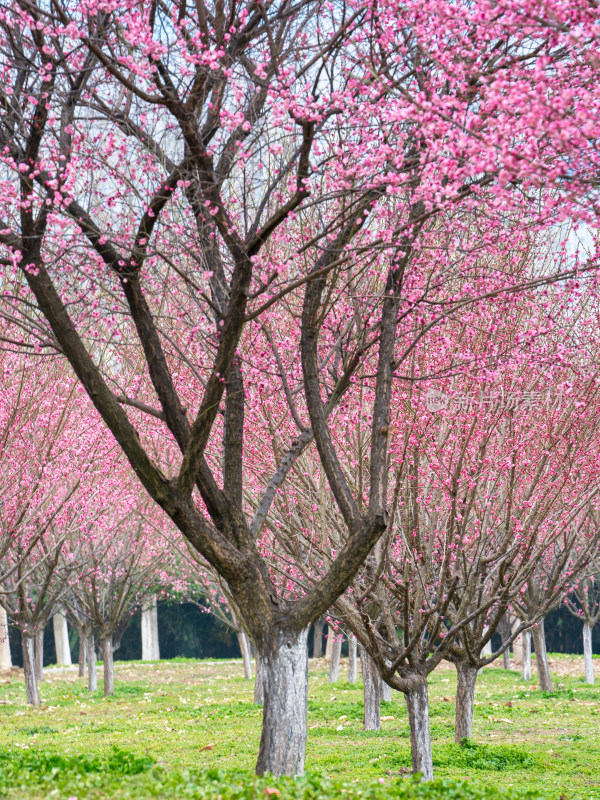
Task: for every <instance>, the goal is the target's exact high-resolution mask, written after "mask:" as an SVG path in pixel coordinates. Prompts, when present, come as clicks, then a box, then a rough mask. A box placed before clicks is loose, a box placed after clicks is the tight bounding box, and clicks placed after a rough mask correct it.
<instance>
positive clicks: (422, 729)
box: [406, 678, 433, 781]
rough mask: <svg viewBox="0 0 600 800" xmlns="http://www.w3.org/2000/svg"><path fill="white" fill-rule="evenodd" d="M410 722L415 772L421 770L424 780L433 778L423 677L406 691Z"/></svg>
mask: <svg viewBox="0 0 600 800" xmlns="http://www.w3.org/2000/svg"><path fill="white" fill-rule="evenodd" d="M406 706H407V708H408V723H409V725H410V750H411V756H412V768H413V772H415V773H416V772H420V773H421V774H422V775H423V780H426V781H431V780H433V755H432V752H431V731H430V729H429V697H428V694H427V681H426V679H424V678H423V679H422V681H421V682H419V683H418V684H417V685H416V686H415V687H414V688H413V689H411V690H410V691H409V692H407V693H406Z"/></svg>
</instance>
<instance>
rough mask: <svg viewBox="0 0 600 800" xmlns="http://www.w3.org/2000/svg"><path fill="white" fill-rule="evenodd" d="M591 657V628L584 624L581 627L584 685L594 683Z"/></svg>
mask: <svg viewBox="0 0 600 800" xmlns="http://www.w3.org/2000/svg"><path fill="white" fill-rule="evenodd" d="M592 655H593V654H592V626H591V625H588V623H587V622H586V623H584V626H583V668H584V672H585V682H586V683H594V661H593V658H592Z"/></svg>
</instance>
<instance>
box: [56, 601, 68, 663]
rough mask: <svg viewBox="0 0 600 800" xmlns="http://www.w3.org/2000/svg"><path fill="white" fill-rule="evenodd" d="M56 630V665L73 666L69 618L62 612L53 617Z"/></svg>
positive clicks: (57, 612)
mask: <svg viewBox="0 0 600 800" xmlns="http://www.w3.org/2000/svg"><path fill="white" fill-rule="evenodd" d="M52 627H53V628H54V647H55V649H56V663H57V664H61V665H62V666H67V667H68V666H70V665H71V647H70V646H69V628H68V626H67V618H66V617H65V615H64V614H63V612H62V611H60V610H59V611H56V612H55V613H54V615H53V617H52Z"/></svg>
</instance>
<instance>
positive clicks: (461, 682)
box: [454, 661, 478, 744]
mask: <svg viewBox="0 0 600 800" xmlns="http://www.w3.org/2000/svg"><path fill="white" fill-rule="evenodd" d="M477 673H478V669H477V667H474V666H473V665H472V664H469V663H465V662H463V661H459V662H458V663H457V664H456V712H455V718H454V741H455V742H457V743H458V744H460V743H461V742H462V740H463V739H471V738H472V736H473V704H474V702H475V684H476V682H477Z"/></svg>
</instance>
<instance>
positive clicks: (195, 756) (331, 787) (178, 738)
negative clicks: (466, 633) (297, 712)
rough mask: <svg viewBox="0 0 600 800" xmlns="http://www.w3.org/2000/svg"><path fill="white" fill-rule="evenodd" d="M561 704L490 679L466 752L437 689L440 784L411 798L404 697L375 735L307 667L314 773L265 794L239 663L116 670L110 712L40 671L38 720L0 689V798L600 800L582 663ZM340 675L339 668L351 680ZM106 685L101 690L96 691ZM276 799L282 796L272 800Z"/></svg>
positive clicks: (10, 686) (354, 708) (596, 697)
mask: <svg viewBox="0 0 600 800" xmlns="http://www.w3.org/2000/svg"><path fill="white" fill-rule="evenodd" d="M550 663H551V668H552V669H553V673H554V675H555V676H556V681H555V685H556V689H555V691H553V692H551V693H544V692H540V691H539V689H538V688H537V686H536V684H535V677H534V680H533V681H523V680H522V679H521V677H520V674H519V673H518V672H516V671H513V672H508V671H506V670H503V669H500V668H497V667H490V668H487V669H485V670H484V671H483V672H482V673H481V675H480V678H479V680H478V683H477V694H476V701H475V702H476V705H475V721H474V736H473V739H472V740H470V741H467V742H465V743H463V745H462V746H461V745H457V744H455V743H454V741H453V737H454V706H455V694H456V678H455V671H454V668H453V667H451V666H449V665H442V667H441V669H439V670H436V671H435V672H434V673H433V674H432V675H431V677H430V697H431V729H432V738H433V759H434V768H435V775H436V781H435V782H434V783H433V784H431V785H428V786H425V785H423V784H421V785H418V784H416V783H415V782H414V780H413V779H412V778H411V777H410V776H409V775H408V773H409V772H410V766H411V756H410V739H409V727H408V717H407V713H406V707H405V703H404V699H403V697H402V695H400V694H399V693H396V692H394V693H393V698H392V701H391V702H389V703H383V707H382V726H381V731H379V732H377V733H373V732H369V731H363V730H362V716H363V708H362V685H361V683H360V681H359V682H358V683H357V684H354V685H351V684H348V683H346V681H345V680H344V679H342V680H340V681H339V682H338V683H336V684H327V671H326V669H325V662H320V661H318V662H313V663H312V664H311V670H310V679H309V708H308V727H309V737H308V750H307V755H308V757H309V759H310V764H311V770H312V773H311V774H309V775H308V776H307V777H306V778H303V779H301V780H300V781H299V782H298V783H295V782H294V781H293V780H291V779H278V780H274V779H272V778H269V777H268V776H267V777H264V778H256V777H255V776H254V775H253V774H252V770H253V766H254V754H255V752H256V747H257V743H258V740H259V738H260V722H261V715H262V710H261V708H260V707H259V706H257V705H255V704H254V703H253V687H252V684H251V683H250V682H248V681H245V680H244V679H243V677H242V676H243V671H242V666H241V662H220V663H215V662H203V661H195V660H175V661H169V662H166V661H163V662H155V663H150V664H148V663H141V662H122V663H117V665H116V674H117V683H116V688H115V695H114V697H109V698H104V697H103V696H102V685H100V687H99V691H98V692H95V693H92V694H90V693H88V692H87V690H86V688H85V685H84V681H83V679H80V678H77V676H76V671H75V670H74V669H73V670H67V669H56V670H52V669H50V670H47V679H46V682H45V684H44V686H43V704H42V705H41V706H40V707H37V708H31V707H27V705H26V703H25V692H24V687H23V680H22V676H21V674H20V672H19V671H18V670H13V672H11V673H10V674H5V675H4V676H3V677H2V678H0V681H1V682H0V705H1V713H0V795H1V796H2V797H6V798H8V800H16V798H22V797H25V796H26V797H27V798H31V799H32V800H38V798H39V799H40V800H41V798H47V797H48V798H50V797H52V798H56V799H57V800H62V798H74V797H77V798H78V800H83V798H104V797H111V798H128V797H132V798H146V797H148V798H149V797H158V798H173V797H192V798H204V797H206V798H217V797H221V798H222V800H226V798H230V797H231V798H259V797H267V796H270V795H273V796H275V797H277V796H281V797H283V798H306V799H308V798H325V797H339V796H344V797H349V798H352V797H373V798H376V797H381V798H382V800H383V799H384V798H392V797H394V798H395V797H398V798H407V799H408V798H412V797H415V798H420V797H422V798H429V799H430V800H437V799H438V798H446V797H456V798H461V799H464V800H471V798H472V799H473V800H476V799H477V798H496V797H498V798H500V797H503V798H507V797H508V798H513V797H514V798H517V797H525V796H531V797H544V798H549V799H551V800H552V799H553V800H561V798H565V799H566V798H569V800H570V798H573V799H574V800H575V799H577V798H597V797H598V796H599V793H600V756H599V754H598V750H597V744H596V743H597V737H598V729H599V727H600V688H596V687H593V686H589V685H586V684H585V683H584V681H583V662H582V659H579V658H574V657H569V656H560V657H558V656H556V657H551V660H550ZM343 668H344V664H342V675H343V674H344V672H343ZM100 684H101V682H100ZM278 793H280V794H278Z"/></svg>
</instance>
